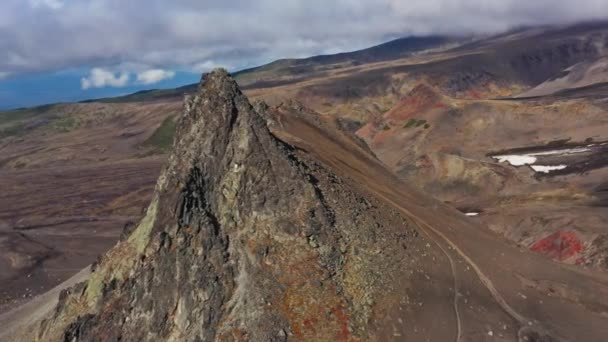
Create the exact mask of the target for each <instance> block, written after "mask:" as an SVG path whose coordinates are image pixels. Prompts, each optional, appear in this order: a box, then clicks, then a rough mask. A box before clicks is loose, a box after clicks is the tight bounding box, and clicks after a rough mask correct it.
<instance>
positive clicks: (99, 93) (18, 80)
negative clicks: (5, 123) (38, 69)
mask: <svg viewBox="0 0 608 342" xmlns="http://www.w3.org/2000/svg"><path fill="white" fill-rule="evenodd" d="M88 72H89V71H88V70H86V69H73V70H63V71H59V72H43V73H34V74H27V75H20V76H18V77H11V78H8V79H5V80H2V81H0V110H5V109H12V108H19V107H31V106H37V105H42V104H47V103H56V102H77V101H82V100H88V99H96V98H103V97H111V96H120V95H126V94H131V93H134V92H136V91H139V90H143V89H164V88H176V87H179V86H182V85H185V84H191V83H196V82H198V81H199V79H200V74H199V73H193V72H176V73H175V75H174V76H173V77H171V78H170V79H165V80H162V81H159V82H156V83H154V84H150V85H144V84H138V83H136V82H130V83H128V84H127V85H125V86H121V87H114V86H102V87H92V88H88V89H83V88H82V84H81V83H82V82H81V81H82V77H83V76H85V75H87V73H88ZM85 77H86V76H85Z"/></svg>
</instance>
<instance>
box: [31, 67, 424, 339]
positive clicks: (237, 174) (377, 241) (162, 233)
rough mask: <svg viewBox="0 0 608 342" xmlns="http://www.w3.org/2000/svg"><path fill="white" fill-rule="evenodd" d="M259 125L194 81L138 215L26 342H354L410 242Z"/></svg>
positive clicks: (242, 108) (390, 217)
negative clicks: (379, 270)
mask: <svg viewBox="0 0 608 342" xmlns="http://www.w3.org/2000/svg"><path fill="white" fill-rule="evenodd" d="M256 108H257V110H264V108H267V107H265V106H256ZM262 115H263V116H267V115H266V114H265V113H264V114H262ZM262 115H260V114H259V113H258V112H257V111H256V110H254V109H253V107H252V106H251V104H250V103H249V101H248V100H247V98H246V97H245V96H244V95H243V94H242V93H241V91H240V90H239V88H238V86H237V84H236V82H235V81H234V80H233V79H231V78H230V76H229V75H228V73H227V72H226V71H224V70H217V71H214V72H212V73H210V74H207V75H205V76H203V78H202V80H201V84H200V86H199V90H198V92H197V94H196V95H195V96H194V97H191V98H189V99H187V100H186V104H185V110H184V113H183V115H182V117H181V118H180V120H179V123H178V130H177V134H176V140H175V142H174V145H173V153H172V154H171V156H170V158H169V160H168V163H167V166H166V167H165V169H164V170H163V172H162V173H161V175H160V177H159V180H158V183H157V187H156V192H155V195H154V199H153V200H152V203H151V204H150V206H149V208H148V210H147V213H146V216H145V217H144V218H143V219H142V221H141V222H140V223H139V225H138V226H137V227H136V228H134V230H133V231H132V232H131V233H130V235H129V237H128V238H126V239H124V240H123V241H121V242H119V243H118V244H117V245H116V246H115V247H114V248H113V249H112V250H110V251H109V252H108V253H106V254H105V255H104V256H102V257H101V258H100V261H99V263H98V264H97V265H96V267H95V268H94V271H93V273H92V275H91V277H90V278H89V280H88V281H87V282H85V283H84V284H81V285H80V286H77V287H75V288H72V289H71V290H69V291H67V292H65V293H63V294H62V297H61V300H60V303H59V305H58V306H57V309H56V310H55V312H54V314H53V315H52V317H49V318H48V319H47V320H45V321H43V322H42V324H41V325H40V328H39V329H38V332H37V338H38V339H40V340H43V341H59V340H63V341H118V340H121V341H161V340H162V341H213V340H237V341H238V340H252V341H284V340H287V339H295V340H352V339H358V338H365V336H367V334H369V331H368V330H369V323H368V322H369V319H370V317H371V313H372V305H373V303H374V302H375V301H376V300H377V298H379V296H380V295H381V294H383V293H386V291H387V289H388V288H387V287H388V286H390V285H391V284H393V283H394V282H395V280H394V279H391V278H392V277H394V276H396V274H397V272H396V270H397V269H398V268H399V267H402V266H399V262H398V261H397V260H392V259H391V258H392V257H390V255H394V256H395V258H397V256H398V255H400V254H399V253H398V251H397V249H399V250H400V249H401V244H402V243H403V241H405V240H407V239H409V238H411V237H412V236H413V234H412V235H408V232H409V230H407V229H402V228H403V225H404V224H406V222H405V221H404V220H403V219H402V218H401V217H400V216H399V215H396V214H395V213H394V212H391V211H390V210H388V209H385V208H382V207H381V206H378V205H377V204H375V202H374V200H373V199H367V198H365V196H364V195H363V194H361V193H360V192H357V191H354V190H353V188H352V187H351V186H350V185H349V184H348V183H347V182H345V181H344V180H342V179H341V178H340V177H339V176H338V175H336V174H335V173H334V172H332V171H331V170H330V169H328V168H327V167H326V166H324V165H322V164H321V163H320V162H318V161H316V160H314V159H312V158H311V157H310V156H309V155H307V154H306V153H305V152H303V151H301V150H298V149H296V148H294V147H292V146H290V145H289V144H287V143H285V142H282V141H280V140H278V139H277V138H275V137H274V136H273V135H272V134H271V133H270V131H269V130H268V128H267V127H266V125H265V122H264V119H263V118H262ZM379 218H383V219H382V220H380V219H379ZM392 227H399V229H393V228H392ZM380 232H382V233H380ZM395 241H398V242H399V243H395ZM380 250H382V251H383V252H385V253H387V254H388V255H389V256H388V257H387V255H386V254H385V255H380V252H379V251H380ZM391 251H392V252H391ZM380 263H385V264H387V263H388V266H385V267H384V269H385V270H386V271H387V274H386V275H385V276H383V277H378V275H377V274H375V272H376V265H378V264H380ZM393 269H394V271H395V272H394V273H393V272H392V271H391V270H393ZM393 274H395V275H393Z"/></svg>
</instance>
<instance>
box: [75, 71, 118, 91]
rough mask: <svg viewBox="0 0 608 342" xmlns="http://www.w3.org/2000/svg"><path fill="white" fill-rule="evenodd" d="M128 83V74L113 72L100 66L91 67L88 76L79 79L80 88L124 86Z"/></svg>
mask: <svg viewBox="0 0 608 342" xmlns="http://www.w3.org/2000/svg"><path fill="white" fill-rule="evenodd" d="M128 83H129V74H128V73H125V72H122V73H116V74H115V73H114V72H112V71H108V70H105V69H102V68H93V69H91V72H90V73H89V76H88V77H83V78H82V79H81V80H80V86H81V88H82V89H84V90H86V89H90V88H105V87H115V88H120V87H125V86H126V85H127V84H128Z"/></svg>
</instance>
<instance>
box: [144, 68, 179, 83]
mask: <svg viewBox="0 0 608 342" xmlns="http://www.w3.org/2000/svg"><path fill="white" fill-rule="evenodd" d="M173 76H175V72H173V71H170V70H163V69H150V70H146V71H142V72H140V73H138V74H137V83H140V84H146V85H147V84H154V83H158V82H160V81H163V80H168V79H170V78H173Z"/></svg>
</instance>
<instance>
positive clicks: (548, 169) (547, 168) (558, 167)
mask: <svg viewBox="0 0 608 342" xmlns="http://www.w3.org/2000/svg"><path fill="white" fill-rule="evenodd" d="M530 167H531V168H532V170H534V171H536V172H542V173H549V172H551V171H555V170H563V169H565V168H567V167H568V165H530Z"/></svg>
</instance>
